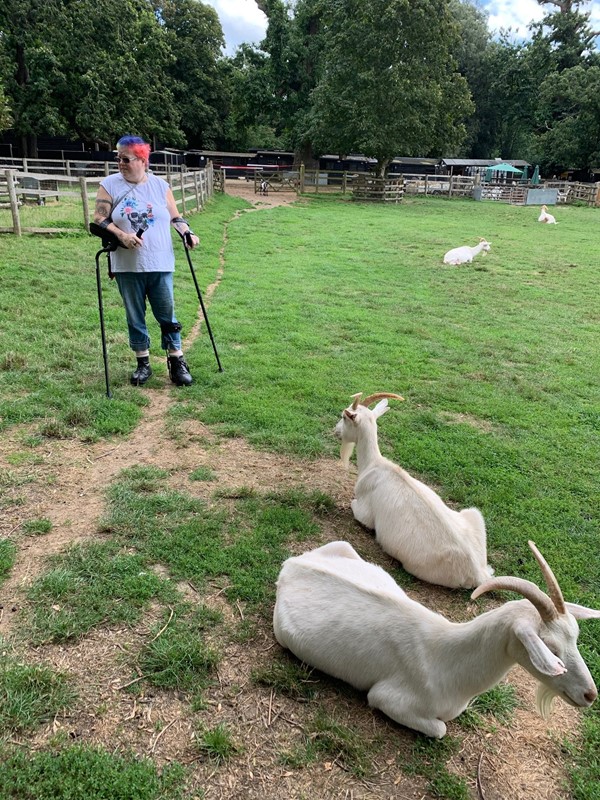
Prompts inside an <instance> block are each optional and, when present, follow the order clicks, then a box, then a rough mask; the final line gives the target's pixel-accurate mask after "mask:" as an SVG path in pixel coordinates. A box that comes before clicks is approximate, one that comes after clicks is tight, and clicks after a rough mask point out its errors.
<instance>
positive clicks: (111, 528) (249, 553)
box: [103, 467, 332, 616]
mask: <svg viewBox="0 0 600 800" xmlns="http://www.w3.org/2000/svg"><path fill="white" fill-rule="evenodd" d="M164 476H165V473H164V472H162V471H160V470H155V469H149V468H143V467H137V468H133V469H130V470H126V471H124V472H123V473H122V475H121V477H120V479H119V480H118V481H117V482H116V483H115V484H114V486H113V487H112V488H111V490H110V493H109V510H108V513H107V515H106V516H105V518H104V520H103V530H104V532H105V533H111V534H112V535H113V536H116V537H117V539H119V540H120V541H122V542H123V544H124V545H131V544H133V545H134V546H135V547H136V548H137V549H138V550H139V552H140V554H142V556H143V557H144V558H145V559H146V560H147V561H148V562H149V563H156V562H158V563H161V564H164V565H165V566H166V567H167V568H168V569H169V572H170V574H171V576H172V577H173V579H175V580H190V581H193V582H194V585H195V586H197V587H198V588H199V589H201V588H202V587H203V585H204V584H205V582H206V580H207V579H209V578H214V579H224V580H225V583H226V584H227V587H226V589H225V592H224V594H225V596H226V597H228V598H229V599H230V600H231V601H233V602H235V601H242V602H244V603H247V604H248V605H249V607H251V608H253V609H255V610H257V611H260V612H261V613H262V614H264V615H265V616H266V615H267V614H268V613H269V603H271V602H272V600H273V598H274V594H275V580H276V578H277V575H278V572H279V569H280V566H281V562H282V560H283V559H284V558H286V557H287V555H288V550H287V545H288V543H289V542H290V541H304V540H306V539H308V538H310V537H311V536H314V535H315V534H316V533H317V532H318V530H319V528H318V526H317V525H316V523H315V521H314V519H313V515H314V514H315V513H324V514H326V513H328V512H329V510H330V508H331V505H332V503H331V500H330V499H329V498H328V497H327V496H325V495H323V494H322V493H319V492H318V493H314V494H308V495H305V494H303V493H301V492H287V493H273V494H269V495H266V496H259V495H255V494H253V493H247V492H246V491H244V490H242V491H241V492H240V493H234V494H235V495H236V498H235V499H236V503H235V505H234V506H233V508H232V509H231V512H230V513H225V512H224V511H214V510H212V509H211V508H209V507H208V506H207V504H206V503H203V502H202V501H200V500H196V499H194V498H191V497H189V496H188V495H185V494H183V493H182V492H176V491H173V490H169V489H165V488H164V487H163V486H162V481H163V478H164Z"/></svg>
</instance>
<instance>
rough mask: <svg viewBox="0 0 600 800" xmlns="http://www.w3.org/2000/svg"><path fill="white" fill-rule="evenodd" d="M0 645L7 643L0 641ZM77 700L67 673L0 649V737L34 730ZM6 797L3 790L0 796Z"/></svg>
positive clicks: (0, 770)
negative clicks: (22, 658) (23, 659)
mask: <svg viewBox="0 0 600 800" xmlns="http://www.w3.org/2000/svg"><path fill="white" fill-rule="evenodd" d="M0 647H6V645H3V643H2V642H1V641H0ZM74 700H75V694H74V692H73V690H72V689H71V688H70V687H69V684H68V681H67V678H66V676H65V675H62V674H60V673H56V672H53V671H52V670H50V669H48V668H47V667H44V666H38V665H34V664H24V663H22V662H21V661H20V660H19V659H18V658H16V656H14V655H12V654H10V653H9V652H7V651H6V650H1V651H0V737H7V736H10V735H12V736H14V735H17V734H22V733H23V732H25V731H29V730H32V729H33V728H35V727H36V726H38V725H40V724H41V723H42V722H47V721H48V720H51V719H52V717H53V716H55V715H56V714H58V713H59V712H60V711H62V710H64V709H65V708H67V707H68V706H70V705H71V704H72V703H73V702H74ZM0 772H2V769H0ZM0 785H1V779H0ZM4 796H5V795H2V794H1V793H0V797H4Z"/></svg>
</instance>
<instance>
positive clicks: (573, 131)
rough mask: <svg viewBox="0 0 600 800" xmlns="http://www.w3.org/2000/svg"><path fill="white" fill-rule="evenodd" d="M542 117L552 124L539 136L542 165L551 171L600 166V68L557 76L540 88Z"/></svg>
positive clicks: (553, 76)
mask: <svg viewBox="0 0 600 800" xmlns="http://www.w3.org/2000/svg"><path fill="white" fill-rule="evenodd" d="M539 113H540V116H541V117H542V118H543V117H544V116H545V118H546V119H547V120H550V121H551V122H548V124H547V125H546V126H545V129H543V130H542V132H541V133H540V136H539V140H540V147H541V151H542V158H541V160H542V163H543V165H544V167H545V168H546V169H547V170H548V171H550V172H557V173H559V172H561V171H563V170H564V169H566V168H574V169H585V168H589V169H592V168H593V167H598V165H599V164H600V67H598V66H593V67H588V68H585V67H583V66H581V65H580V66H577V67H573V68H571V69H566V70H563V71H562V72H561V73H559V74H553V75H550V76H548V78H547V79H546V80H545V81H544V82H543V83H542V85H541V86H540V111H539Z"/></svg>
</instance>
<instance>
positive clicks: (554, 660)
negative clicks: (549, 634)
mask: <svg viewBox="0 0 600 800" xmlns="http://www.w3.org/2000/svg"><path fill="white" fill-rule="evenodd" d="M514 631H515V635H516V637H517V639H518V640H519V641H520V642H521V644H522V645H523V647H524V648H525V650H527V655H528V656H529V658H530V660H531V663H532V664H533V666H534V667H535V669H536V670H537V671H538V672H541V674H542V675H550V676H551V677H556V676H557V675H564V673H565V672H566V671H567V668H566V667H565V665H564V664H563V662H562V661H561V660H560V658H558V656H555V655H554V653H553V652H552V651H551V650H550V649H549V648H548V647H546V645H545V644H544V642H543V641H542V640H541V639H540V637H539V636H538V634H537V631H536V630H535V628H534V627H533V626H532V625H531V624H530V623H529V622H521V623H519V624H517V625H515V628H514Z"/></svg>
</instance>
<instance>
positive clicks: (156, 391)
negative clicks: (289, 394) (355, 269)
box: [0, 181, 579, 800]
mask: <svg viewBox="0 0 600 800" xmlns="http://www.w3.org/2000/svg"><path fill="white" fill-rule="evenodd" d="M226 190H227V192H228V193H231V194H235V195H236V196H240V197H244V198H245V199H247V200H248V201H249V202H250V203H252V204H253V206H254V207H255V209H257V210H259V209H261V208H272V207H275V206H278V205H282V204H287V203H289V202H291V201H293V200H295V197H294V195H291V194H285V195H284V194H280V193H274V192H271V193H270V194H269V195H268V196H267V197H264V196H260V195H255V194H254V191H253V186H252V184H246V182H242V181H231V182H229V181H228V182H227V187H226ZM226 237H227V226H225V233H224V242H223V250H222V253H221V272H220V273H219V274H218V275H217V279H216V281H215V284H214V285H213V286H212V287H210V289H209V290H208V291H207V293H206V301H207V303H210V296H211V294H212V292H214V291H215V290H218V284H219V280H220V276H221V274H222V270H223V269H226V245H227V238H226ZM199 335H206V333H205V331H203V326H202V324H201V320H200V319H199V320H198V322H197V324H196V326H194V328H193V330H192V331H191V332H190V336H189V337H188V339H187V341H186V346H187V347H189V345H190V344H191V343H192V341H193V340H194V339H195V338H196V337H197V336H199ZM156 361H157V365H158V368H157V372H158V374H161V372H163V371H164V364H163V363H162V361H163V359H162V358H160V357H158V356H157V357H156ZM143 391H145V392H146V393H147V396H148V399H149V405H148V406H147V407H146V408H145V410H144V416H143V419H142V421H141V422H140V424H139V425H138V426H137V428H136V429H135V431H133V433H132V434H131V435H130V436H129V437H127V439H126V440H124V441H121V442H119V443H117V444H111V443H107V442H100V443H96V444H84V443H81V442H75V441H55V440H49V441H48V442H47V443H46V444H45V447H44V451H43V453H42V454H41V457H40V459H39V463H35V464H32V465H31V466H20V467H18V468H17V467H15V466H13V463H12V461H11V454H14V453H15V452H17V451H18V450H19V447H18V444H17V443H16V442H15V441H14V440H5V441H4V442H2V443H1V444H0V469H2V470H7V471H12V472H13V473H15V475H18V476H20V479H17V480H15V481H14V482H13V483H12V484H11V486H10V487H9V489H8V490H7V494H5V497H4V511H3V515H2V519H1V520H0V535H2V536H7V535H10V536H11V537H13V538H16V540H17V541H18V544H19V553H18V559H17V563H16V565H15V567H14V569H13V570H12V573H11V576H10V577H9V579H8V581H6V582H5V584H4V585H3V586H2V588H1V589H0V637H7V636H8V635H10V634H11V633H13V632H15V631H16V630H17V629H18V624H19V619H20V616H21V605H22V602H23V594H24V591H25V590H26V588H27V587H28V586H29V585H30V584H31V582H32V581H33V580H34V579H35V578H36V577H37V576H38V575H39V574H40V573H41V572H42V570H43V569H45V567H46V559H47V557H48V555H49V554H51V553H55V552H59V551H61V550H62V549H64V548H65V547H66V546H67V545H69V544H70V543H72V542H76V541H79V540H84V539H87V538H90V537H93V536H94V535H95V534H96V533H97V530H98V523H99V520H100V519H101V517H102V514H103V512H104V495H105V492H106V489H107V487H108V486H109V485H110V483H111V482H112V480H113V479H114V477H115V476H116V475H118V473H119V472H120V471H121V470H123V469H124V468H126V467H131V466H134V465H138V464H143V465H147V466H157V467H164V465H165V464H177V465H178V470H177V473H176V474H175V476H174V477H173V481H174V482H177V481H180V482H181V481H182V480H183V479H184V478H187V474H188V473H189V472H190V471H191V470H192V469H196V468H197V467H199V466H203V465H206V466H210V468H211V470H212V471H213V472H214V473H215V474H216V475H217V480H218V483H219V487H220V488H226V487H231V488H237V487H240V486H247V487H251V488H256V489H257V490H270V489H272V488H273V486H278V487H279V488H284V487H287V486H289V487H292V486H302V487H308V488H318V489H322V488H323V487H327V492H328V494H330V495H331V496H332V497H333V498H334V500H335V502H336V504H337V505H338V507H339V508H340V509H341V515H340V519H341V522H340V523H339V524H340V525H341V526H342V528H341V529H336V528H335V523H333V525H334V527H332V528H331V529H330V530H326V535H328V536H329V537H330V538H332V539H333V538H339V537H340V536H342V535H343V536H344V537H345V538H348V539H349V540H350V541H351V542H352V541H353V540H354V539H355V540H356V541H359V542H360V543H361V545H362V550H363V552H364V551H365V541H364V536H365V534H364V532H363V531H362V530H358V528H357V526H356V525H354V524H353V522H352V519H351V514H350V512H349V502H350V500H351V496H352V482H351V481H349V480H348V478H347V476H346V475H345V474H343V473H342V472H341V470H340V469H339V465H338V464H337V463H336V462H334V461H332V460H329V459H322V460H320V461H317V462H303V461H301V460H299V459H293V458H287V457H282V456H278V455H274V454H270V453H263V452H257V451H254V450H253V449H252V448H251V447H249V446H248V445H247V443H245V442H244V441H243V440H231V439H227V440H221V439H219V438H218V437H217V436H215V435H214V434H212V433H211V431H210V430H209V429H208V428H206V427H204V426H203V425H202V424H201V423H198V422H196V421H190V422H187V423H185V425H184V437H183V439H184V440H185V445H186V446H182V444H181V437H179V438H177V439H176V438H175V437H173V436H171V435H169V434H168V432H167V431H166V429H165V425H164V422H163V421H164V420H165V418H166V413H167V410H168V408H169V405H170V403H171V398H172V396H173V392H174V391H177V390H175V389H173V388H172V387H171V384H170V383H169V382H168V378H167V376H166V375H165V378H164V381H163V382H162V383H161V384H160V385H156V383H155V385H154V386H153V388H149V387H146V388H145V389H144V390H143ZM189 487H190V484H189V483H188V482H187V480H186V491H190V492H191V491H193V492H194V493H196V494H198V496H202V493H203V492H204V493H206V497H205V499H207V500H208V501H211V495H210V493H211V492H212V486H211V484H206V483H203V482H194V483H193V489H190V488H189ZM40 518H48V519H49V520H50V521H51V522H52V529H51V531H50V532H49V533H48V534H46V535H43V536H35V535H29V536H25V535H23V534H22V525H23V523H24V522H25V521H27V520H31V519H40ZM366 546H367V548H368V547H369V546H370V547H371V548H372V552H373V557H374V558H378V560H379V561H380V562H381V554H380V553H378V551H377V549H376V546H375V545H374V543H371V544H370V545H369V544H367V545H366ZM411 594H412V595H413V596H414V597H415V599H419V600H422V601H424V602H426V603H427V604H428V605H429V606H430V607H432V608H434V609H435V610H437V611H440V612H442V613H446V614H448V615H449V616H452V615H453V613H454V612H455V611H456V603H455V598H454V597H453V596H452V594H451V593H450V592H445V591H444V590H441V589H436V588H435V587H424V588H421V589H417V590H415V591H412V592H411ZM218 595H219V592H218V591H217V590H215V595H214V597H213V598H210V597H209V598H202V600H203V601H204V602H209V603H211V602H212V603H214V604H217V605H219V604H220V606H221V607H222V610H223V611H224V612H225V613H227V614H229V615H230V616H231V617H232V618H233V617H235V615H236V613H237V612H236V610H235V609H227V608H225V607H224V604H223V600H222V597H221V598H219V596H218ZM462 613H463V614H464V609H462ZM455 618H456V616H455ZM151 622H152V619H146V620H145V621H144V624H142V625H140V626H139V629H136V630H130V629H124V628H116V629H109V630H99V631H94V632H93V633H92V634H91V635H89V636H88V637H86V638H85V640H83V641H82V642H79V643H77V644H75V645H73V646H69V647H62V646H61V647H59V646H50V647H44V648H38V649H36V650H33V649H31V650H30V651H28V653H27V656H28V658H30V659H31V660H32V661H44V662H45V663H50V664H52V665H54V666H55V667H56V668H58V669H61V670H66V671H67V672H68V673H69V674H70V675H71V677H72V679H73V680H74V682H75V683H76V685H77V687H78V690H79V692H80V695H81V697H82V700H81V702H80V703H79V705H78V708H77V709H75V710H74V711H72V712H70V714H69V715H68V716H65V717H64V718H58V719H55V720H53V721H52V723H51V724H49V725H48V726H46V727H45V728H44V729H42V730H41V731H40V732H39V733H38V734H37V735H36V737H35V739H34V741H33V745H34V746H42V745H43V744H44V743H46V742H47V740H48V739H49V738H50V737H51V736H52V735H53V734H55V733H56V731H57V730H60V729H62V730H63V731H64V732H65V733H67V734H68V736H69V737H70V738H71V739H73V740H74V741H81V742H87V743H96V744H103V745H105V746H107V747H109V748H111V749H112V748H114V747H116V746H119V747H123V748H124V749H127V748H133V749H134V750H135V752H138V753H140V754H146V755H150V756H151V757H152V758H154V759H155V760H156V762H157V763H158V764H165V763H168V762H169V761H171V760H178V761H182V762H184V763H188V764H189V765H190V768H191V769H193V774H194V777H195V781H196V782H197V786H198V787H203V788H204V790H205V792H206V798H207V800H217V798H218V799H220V798H227V799H228V800H233V799H234V798H240V800H241V799H242V798H244V800H246V799H247V798H261V800H265V798H266V799H267V800H293V798H298V800H300V798H311V800H325V798H340V799H341V798H343V799H344V800H370V799H371V798H372V799H373V800H375V798H381V799H382V800H383V799H384V798H397V800H403V798H412V799H413V800H417V799H419V800H427V799H428V798H430V797H431V796H430V795H429V794H428V792H427V790H426V781H425V780H424V779H423V778H420V777H418V776H415V777H412V778H408V777H406V776H405V775H403V773H402V772H401V771H400V770H399V768H398V767H397V763H398V762H397V759H398V754H399V753H404V755H405V756H407V754H410V752H411V750H412V747H413V745H414V741H415V737H414V734H412V733H411V732H410V731H407V730H405V729H403V728H400V727H399V726H396V725H394V724H393V723H391V722H390V721H389V720H387V719H386V718H384V717H383V716H382V715H378V714H373V713H372V712H371V711H370V710H369V709H368V708H367V707H366V703H365V700H364V697H363V696H361V695H360V694H357V695H356V696H354V695H351V694H350V695H344V694H339V693H336V692H335V691H331V692H328V693H327V695H326V696H325V697H324V698H322V699H321V700H320V703H322V704H324V705H325V706H326V707H329V708H330V709H331V711H332V712H334V713H335V714H336V715H337V716H338V717H340V716H341V717H342V718H345V719H346V721H347V722H346V724H347V725H348V726H349V727H351V728H353V729H355V730H357V731H358V732H360V733H361V735H362V736H363V737H365V738H366V739H368V738H372V737H381V738H382V739H383V740H384V741H385V742H387V744H386V745H384V746H383V748H382V750H381V752H380V755H379V756H378V757H377V761H376V763H374V764H373V777H370V778H369V779H364V780H361V779H357V778H355V777H353V776H352V775H351V774H349V773H348V772H347V771H346V770H344V769H343V768H342V767H341V766H340V765H339V764H338V763H336V762H322V761H321V762H316V763H315V764H314V765H312V766H308V767H304V768H303V769H300V770H293V769H287V768H285V767H284V766H282V765H281V763H280V754H281V752H282V750H285V749H290V748H292V747H294V746H295V745H297V744H298V740H299V736H300V734H301V731H302V726H303V722H304V720H305V719H306V718H307V714H309V713H310V709H309V708H308V707H306V706H302V705H298V704H297V703H294V702H293V701H290V700H288V699H286V698H281V697H278V696H274V695H273V693H272V692H270V691H269V690H268V689H260V688H257V687H256V686H254V685H253V683H252V681H251V677H250V676H251V672H252V669H253V668H254V667H255V666H256V664H260V663H264V662H265V660H267V659H268V658H269V657H270V653H271V652H272V650H273V648H274V647H276V644H275V643H274V640H273V637H272V633H271V631H270V630H264V631H263V632H262V633H261V635H260V636H259V637H258V638H257V640H255V641H252V642H251V643H246V644H244V645H240V644H229V645H227V648H226V652H225V653H224V654H223V659H222V662H221V664H220V666H219V676H218V677H219V683H218V685H217V686H215V687H213V688H212V689H211V690H210V691H209V692H208V701H207V708H206V710H205V711H204V712H202V714H201V715H200V716H201V717H202V719H203V721H204V722H205V723H206V724H207V725H215V724H218V723H226V724H227V725H229V726H230V728H231V729H232V730H233V731H234V738H235V739H237V740H238V741H242V742H243V743H244V754H243V755H242V756H240V757H239V758H236V759H234V760H233V761H232V762H231V763H230V764H229V765H228V766H223V767H219V768H216V767H214V765H212V764H211V763H210V762H203V761H202V760H200V759H198V757H197V755H195V751H194V749H193V747H192V744H193V742H192V737H193V730H194V725H195V724H196V721H197V717H198V714H192V713H191V712H190V708H189V705H188V704H187V703H186V702H184V701H183V700H182V699H181V698H179V697H177V696H176V694H175V693H167V692H162V693H161V692H156V691H155V692H153V693H152V694H150V693H146V694H144V693H143V691H141V690H140V693H139V694H137V695H136V694H129V693H126V692H123V691H122V690H121V689H120V687H121V686H123V685H124V684H125V683H126V682H127V681H128V680H130V678H131V667H130V666H128V665H127V663H126V659H125V658H124V654H126V653H127V652H129V651H130V650H133V651H135V648H136V647H137V646H139V641H140V637H142V636H144V635H145V634H146V635H147V632H148V629H149V626H150V623H151ZM509 679H510V681H511V683H513V684H515V685H516V687H517V690H518V695H519V698H520V700H521V701H522V704H523V707H522V708H519V709H518V710H517V712H516V714H515V720H514V723H513V724H512V725H511V726H510V727H501V726H499V727H498V729H497V730H496V731H486V730H482V729H480V728H478V729H477V730H475V731H467V732H465V731H464V729H461V728H459V727H458V726H457V725H455V724H454V723H451V725H450V726H449V727H450V732H451V734H453V735H456V736H459V737H460V738H461V739H462V748H461V750H460V752H459V753H457V754H456V755H455V756H454V757H453V760H452V762H451V763H450V765H449V767H450V768H451V769H452V770H453V771H455V772H456V773H457V774H458V775H461V776H463V777H465V778H466V780H467V781H468V783H469V785H470V787H471V790H472V794H471V796H472V797H473V798H484V800H550V799H551V800H561V799H564V800H566V799H567V798H568V797H569V795H568V794H567V793H565V791H564V789H563V788H562V787H563V785H564V780H565V775H564V771H563V766H562V765H563V759H564V755H563V753H562V752H561V748H560V739H561V737H563V736H564V735H568V734H572V733H573V731H574V730H575V728H576V726H577V725H578V721H579V716H578V713H577V712H576V711H575V710H574V709H571V708H569V707H567V706H565V705H564V704H562V703H556V704H555V711H554V715H553V716H552V718H551V720H550V721H549V722H544V721H543V720H541V719H540V718H539V717H538V716H537V715H536V714H535V712H534V711H533V708H534V702H533V698H534V692H535V686H534V681H533V680H532V679H530V678H529V676H528V675H526V674H525V673H524V672H523V671H522V670H513V672H512V673H511V675H510V676H509ZM157 724H158V727H157ZM159 732H160V738H159ZM478 781H479V785H478Z"/></svg>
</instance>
